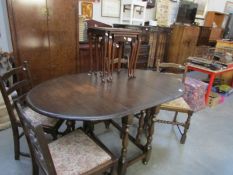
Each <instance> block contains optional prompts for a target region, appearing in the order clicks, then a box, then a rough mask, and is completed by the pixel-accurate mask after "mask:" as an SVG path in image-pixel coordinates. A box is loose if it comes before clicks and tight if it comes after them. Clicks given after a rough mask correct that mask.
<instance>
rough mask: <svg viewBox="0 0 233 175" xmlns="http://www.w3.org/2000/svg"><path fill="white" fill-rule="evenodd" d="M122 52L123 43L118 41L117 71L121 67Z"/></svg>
mask: <svg viewBox="0 0 233 175" xmlns="http://www.w3.org/2000/svg"><path fill="white" fill-rule="evenodd" d="M122 53H123V43H119V53H118V54H119V55H118V65H117V71H118V72H119V71H120V69H121V60H122Z"/></svg>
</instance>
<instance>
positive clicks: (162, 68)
mask: <svg viewBox="0 0 233 175" xmlns="http://www.w3.org/2000/svg"><path fill="white" fill-rule="evenodd" d="M171 69H172V73H173V74H174V73H175V74H182V82H183V83H184V81H185V77H186V72H187V69H186V66H183V65H181V64H176V63H161V62H160V59H157V61H156V71H157V72H166V73H167V72H171V71H170V70H171Z"/></svg>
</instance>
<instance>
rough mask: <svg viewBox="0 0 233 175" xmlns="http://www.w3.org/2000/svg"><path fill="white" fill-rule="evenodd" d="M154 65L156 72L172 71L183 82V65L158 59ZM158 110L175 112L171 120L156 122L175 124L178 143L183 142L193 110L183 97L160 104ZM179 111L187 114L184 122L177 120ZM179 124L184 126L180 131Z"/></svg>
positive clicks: (184, 73) (184, 72) (158, 120)
mask: <svg viewBox="0 0 233 175" xmlns="http://www.w3.org/2000/svg"><path fill="white" fill-rule="evenodd" d="M156 67H157V68H156V69H157V72H161V73H168V72H172V74H173V75H174V76H177V77H178V78H180V79H181V81H182V82H183V83H184V81H185V77H186V67H185V66H182V65H180V64H175V63H160V60H159V59H158V60H157V64H156ZM167 71H168V72H167ZM181 72H182V74H179V73H181ZM177 73H178V74H177ZM160 110H166V111H172V112H175V116H174V118H173V120H172V121H167V120H162V119H156V122H157V123H164V124H171V125H177V127H178V130H179V132H180V133H181V139H180V143H181V144H184V143H185V141H186V137H187V131H188V129H189V126H190V122H191V117H192V115H193V111H192V110H191V108H190V107H189V105H188V104H187V103H186V102H185V100H184V99H183V97H181V98H178V99H176V100H173V101H170V102H167V103H164V104H162V105H161V106H160ZM179 113H184V114H187V119H186V121H185V122H179V121H177V117H178V114H179ZM180 126H181V127H183V128H184V129H183V132H182V131H181V129H180Z"/></svg>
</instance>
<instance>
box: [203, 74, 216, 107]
mask: <svg viewBox="0 0 233 175" xmlns="http://www.w3.org/2000/svg"><path fill="white" fill-rule="evenodd" d="M214 79H215V74H210V82H209V86H208V89H207V92H206V95H205V103H206V104H208V99H209V96H210V93H211V90H212V86H213V83H214Z"/></svg>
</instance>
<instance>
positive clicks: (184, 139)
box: [180, 112, 193, 144]
mask: <svg viewBox="0 0 233 175" xmlns="http://www.w3.org/2000/svg"><path fill="white" fill-rule="evenodd" d="M192 115H193V112H190V113H188V118H187V120H186V122H185V126H184V133H183V134H182V136H181V139H180V143H181V144H185V141H186V137H187V132H188V129H189V126H190V121H191V117H192Z"/></svg>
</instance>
